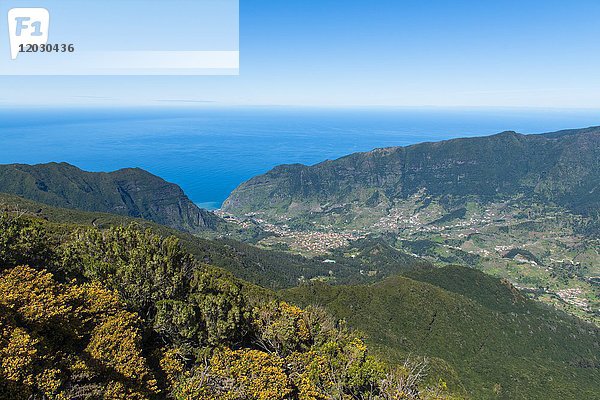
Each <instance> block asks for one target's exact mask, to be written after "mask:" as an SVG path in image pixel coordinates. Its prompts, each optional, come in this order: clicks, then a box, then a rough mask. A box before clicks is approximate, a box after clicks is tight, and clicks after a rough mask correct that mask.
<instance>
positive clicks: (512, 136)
mask: <svg viewBox="0 0 600 400" xmlns="http://www.w3.org/2000/svg"><path fill="white" fill-rule="evenodd" d="M599 143H600V128H598V127H592V128H585V129H582V130H565V131H558V132H552V133H549V134H537V135H523V134H519V133H516V132H512V131H506V132H502V133H499V134H496V135H491V136H483V137H474V138H459V139H451V140H447V141H441V142H425V143H419V144H415V145H411V146H405V147H387V148H379V149H374V150H372V151H370V152H363V153H354V154H350V155H347V156H345V157H341V158H338V159H336V160H327V161H324V162H322V163H319V164H315V165H312V166H306V165H302V164H286V165H281V166H278V167H275V168H274V169H272V170H271V171H269V172H267V173H266V174H263V175H259V176H257V177H254V178H252V179H250V180H249V181H247V182H245V183H243V184H241V185H240V186H239V187H238V188H236V189H235V190H234V191H233V192H232V194H231V195H230V197H229V198H228V199H227V200H226V201H225V203H224V205H223V209H224V210H225V211H227V212H230V213H232V214H243V213H246V212H252V211H258V210H262V209H265V208H276V209H278V210H289V209H290V208H292V209H293V208H294V207H291V206H292V205H293V206H296V203H300V202H303V203H306V202H313V204H311V205H310V207H304V208H303V207H302V206H299V209H300V210H302V211H304V212H309V211H310V210H311V209H312V208H314V207H315V205H316V203H319V202H320V203H326V202H350V203H351V202H366V201H367V200H369V199H370V198H371V196H378V197H380V198H381V199H383V200H385V199H388V200H394V199H403V198H406V197H408V196H410V195H411V194H414V193H417V192H418V191H419V190H421V189H424V190H426V191H427V193H428V194H432V195H438V196H443V195H446V196H447V195H458V196H464V195H477V196H481V197H483V198H495V197H498V196H499V195H510V196H513V195H528V196H536V197H539V198H541V199H543V200H545V201H552V202H556V203H557V204H559V205H564V206H567V207H568V208H570V209H574V210H576V211H577V212H582V213H590V212H591V213H596V212H598V209H599V207H600V206H599V204H598V203H599V202H598V201H597V200H594V198H592V196H589V195H590V194H592V193H593V191H594V190H595V188H597V187H598V186H600V178H599V177H600V163H599V162H598V159H599V158H600V145H599ZM565 175H567V177H568V178H569V179H568V182H566V183H565V181H566V179H565ZM590 192H592V193H590ZM586 193H587V196H586ZM578 195H580V196H579V197H581V199H577V197H578ZM375 202H376V203H381V202H382V201H379V200H377V199H375Z"/></svg>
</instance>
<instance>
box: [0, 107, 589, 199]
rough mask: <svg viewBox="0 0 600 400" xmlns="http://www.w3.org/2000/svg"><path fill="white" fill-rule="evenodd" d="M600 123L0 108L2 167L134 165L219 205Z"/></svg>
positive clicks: (305, 112) (423, 111) (546, 115)
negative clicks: (269, 183) (395, 154)
mask: <svg viewBox="0 0 600 400" xmlns="http://www.w3.org/2000/svg"><path fill="white" fill-rule="evenodd" d="M593 125H600V112H599V111H596V110H540V109H529V110H528V109H520V110H514V109H483V108H482V109H436V108H352V109H350V108H348V109H316V108H291V107H245V108H233V107H229V108H226V107H224V108H218V107H199V108H122V109H107V108H103V109H83V108H79V109H59V108H56V109H54V108H30V109H27V110H24V109H8V108H5V109H0V164H7V163H26V164H36V163H45V162H50V161H57V162H60V161H65V162H68V163H71V164H74V165H76V166H78V167H80V168H82V169H84V170H87V171H112V170H115V169H119V168H125V167H140V168H143V169H145V170H148V171H150V172H152V173H153V174H156V175H158V176H160V177H162V178H164V179H166V180H167V181H169V182H174V183H176V184H178V185H180V186H181V187H182V188H183V190H184V191H185V192H186V193H187V195H188V196H189V197H190V198H191V199H192V201H194V202H196V203H197V204H198V205H200V206H202V207H205V208H209V209H214V208H218V207H219V206H220V205H221V203H222V202H223V201H224V200H225V199H226V198H227V196H228V195H229V193H230V192H231V191H232V190H233V189H234V188H235V187H236V186H237V185H239V184H240V183H242V182H244V181H245V180H247V179H249V178H251V177H252V176H255V175H257V174H261V173H264V172H266V171H268V170H269V169H271V168H273V167H274V166H276V165H279V164H290V163H302V164H309V165H310V164H315V163H318V162H321V161H324V160H327V159H335V158H338V157H341V156H344V155H347V154H350V153H353V152H358V151H368V150H372V149H374V148H378V147H388V146H405V145H410V144H414V143H419V142H424V141H439V140H445V139H451V138H456V137H472V136H482V135H488V134H494V133H498V132H501V131H505V130H514V131H517V132H521V133H542V132H549V131H555V130H560V129H569V128H581V127H587V126H593Z"/></svg>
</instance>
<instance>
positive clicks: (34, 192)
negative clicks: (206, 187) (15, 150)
mask: <svg viewBox="0 0 600 400" xmlns="http://www.w3.org/2000/svg"><path fill="white" fill-rule="evenodd" d="M0 192H4V193H10V194H15V195H18V196H22V197H25V198H28V199H31V200H35V201H39V202H41V203H45V204H49V205H52V206H57V207H66V208H75V209H80V210H85V211H99V212H108V213H113V214H119V215H126V216H131V217H136V218H144V219H147V220H150V221H154V222H156V223H159V224H162V225H166V226H169V227H172V228H176V229H179V230H184V231H188V232H192V233H193V232H200V231H204V230H208V229H215V228H216V227H217V225H218V224H219V221H220V219H219V218H218V217H217V216H215V215H214V214H212V213H210V212H208V211H206V210H203V209H200V208H198V207H197V206H196V205H195V204H194V203H193V202H192V201H191V200H190V199H189V198H188V197H187V196H186V195H185V193H184V192H183V190H181V188H180V187H179V186H177V185H175V184H172V183H169V182H166V181H165V180H163V179H161V178H159V177H157V176H155V175H152V174H150V173H149V172H146V171H144V170H142V169H139V168H130V169H122V170H118V171H115V172H110V173H103V172H102V173H97V172H86V171H82V170H80V169H79V168H77V167H74V166H72V165H69V164H66V163H60V164H59V163H50V164H41V165H24V164H11V165H2V166H0Z"/></svg>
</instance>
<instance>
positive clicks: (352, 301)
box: [281, 267, 600, 400]
mask: <svg viewBox="0 0 600 400" xmlns="http://www.w3.org/2000/svg"><path fill="white" fill-rule="evenodd" d="M407 275H408V276H410V277H411V278H412V279H411V278H408V277H392V278H388V279H386V280H384V281H382V282H379V283H376V284H373V285H364V286H329V285H325V284H320V283H315V284H312V285H309V286H303V287H299V288H295V289H289V290H286V291H284V292H282V293H281V296H282V298H284V299H286V300H287V301H291V302H294V303H297V304H300V305H303V306H306V305H311V304H312V305H318V306H323V307H325V308H326V309H327V310H329V311H330V312H332V313H333V314H334V315H335V316H336V317H337V318H343V319H344V320H346V321H347V322H348V324H349V326H352V327H355V328H357V329H359V330H361V331H363V332H365V334H366V335H367V343H369V344H370V345H371V346H372V347H373V348H374V349H375V350H376V352H377V353H378V354H380V355H381V356H382V357H384V358H386V359H387V360H390V361H398V360H401V359H403V358H404V357H406V356H407V355H408V354H419V355H424V356H427V357H432V358H436V359H438V360H440V365H441V366H445V369H446V371H452V370H455V371H456V372H457V376H458V377H460V381H459V382H449V383H453V384H457V383H462V384H463V385H464V386H465V388H466V390H467V392H468V393H469V394H470V395H472V396H473V398H476V399H561V400H563V399H593V398H597V397H598V395H599V394H600V392H599V389H598V385H597V382H599V381H600V357H599V353H598V346H599V343H600V342H599V340H600V330H599V329H598V328H596V327H594V326H592V325H590V324H586V323H583V322H581V321H579V320H577V319H576V318H573V317H570V316H567V315H566V314H561V313H557V312H556V311H554V310H552V309H550V308H546V307H544V306H543V305H540V304H538V303H536V302H533V301H532V300H528V299H526V298H525V297H524V296H523V295H521V294H520V293H519V292H518V291H517V290H516V289H515V288H514V287H512V286H511V285H510V283H508V282H507V281H504V282H501V281H499V280H497V279H495V278H492V277H490V276H487V275H485V274H483V273H481V272H479V271H476V270H472V269H466V268H462V267H445V268H439V269H438V268H423V269H419V270H416V271H413V272H410V273H407ZM446 376H452V374H451V373H448V372H446Z"/></svg>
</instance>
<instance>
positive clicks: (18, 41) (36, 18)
mask: <svg viewBox="0 0 600 400" xmlns="http://www.w3.org/2000/svg"><path fill="white" fill-rule="evenodd" d="M49 28H50V13H49V12H48V10H46V9H45V8H13V9H11V10H9V11H8V29H9V35H10V56H11V58H12V59H13V60H16V59H17V56H18V55H19V53H20V52H21V51H25V50H26V47H27V46H34V45H36V46H39V45H45V44H47V43H48V30H49Z"/></svg>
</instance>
